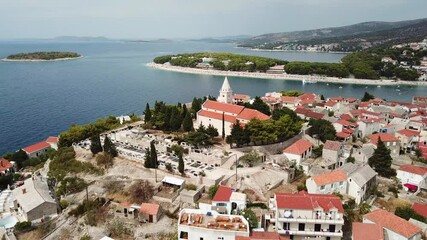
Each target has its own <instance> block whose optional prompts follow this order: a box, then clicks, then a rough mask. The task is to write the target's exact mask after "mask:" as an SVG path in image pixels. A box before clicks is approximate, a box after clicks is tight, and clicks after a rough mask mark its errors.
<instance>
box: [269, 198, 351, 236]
mask: <svg viewBox="0 0 427 240" xmlns="http://www.w3.org/2000/svg"><path fill="white" fill-rule="evenodd" d="M270 205H271V208H270V210H272V211H273V212H274V222H275V225H276V226H275V229H276V231H277V232H278V233H279V234H282V235H287V236H289V237H290V238H291V239H294V240H302V239H309V238H310V239H316V238H317V237H322V238H321V239H331V240H339V239H341V238H342V237H343V232H342V226H343V225H344V217H343V214H344V209H343V207H342V202H341V199H340V198H339V197H338V196H335V195H331V194H325V195H320V194H309V193H307V192H299V193H276V194H275V195H274V199H272V200H271V201H270Z"/></svg>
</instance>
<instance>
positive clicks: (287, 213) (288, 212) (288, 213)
mask: <svg viewBox="0 0 427 240" xmlns="http://www.w3.org/2000/svg"><path fill="white" fill-rule="evenodd" d="M291 215H292V212H291V211H285V213H284V214H283V216H284V217H285V218H288V217H290V216H291Z"/></svg>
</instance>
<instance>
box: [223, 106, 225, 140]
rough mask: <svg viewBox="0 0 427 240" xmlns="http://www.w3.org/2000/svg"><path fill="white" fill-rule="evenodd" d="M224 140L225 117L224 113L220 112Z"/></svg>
mask: <svg viewBox="0 0 427 240" xmlns="http://www.w3.org/2000/svg"><path fill="white" fill-rule="evenodd" d="M224 139H225V116H224V112H222V140H224Z"/></svg>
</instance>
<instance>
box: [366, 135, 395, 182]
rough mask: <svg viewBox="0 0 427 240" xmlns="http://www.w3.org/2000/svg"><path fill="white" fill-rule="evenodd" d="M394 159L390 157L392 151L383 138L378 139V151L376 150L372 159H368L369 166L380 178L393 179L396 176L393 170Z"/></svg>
mask: <svg viewBox="0 0 427 240" xmlns="http://www.w3.org/2000/svg"><path fill="white" fill-rule="evenodd" d="M392 161H393V158H392V157H391V156H390V149H388V148H387V147H386V146H385V144H384V142H383V141H381V138H380V137H378V143H377V149H375V151H374V154H373V155H372V157H370V158H369V159H368V164H369V166H371V167H372V168H373V169H374V170H375V171H376V172H377V173H378V174H379V175H380V176H383V177H387V178H388V177H393V176H395V175H396V171H395V170H394V169H392V168H391V163H392Z"/></svg>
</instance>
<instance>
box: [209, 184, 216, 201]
mask: <svg viewBox="0 0 427 240" xmlns="http://www.w3.org/2000/svg"><path fill="white" fill-rule="evenodd" d="M217 191H218V185H213V186H210V187H209V189H208V195H209V198H210V199H213V198H214V197H215V194H216V192H217Z"/></svg>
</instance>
